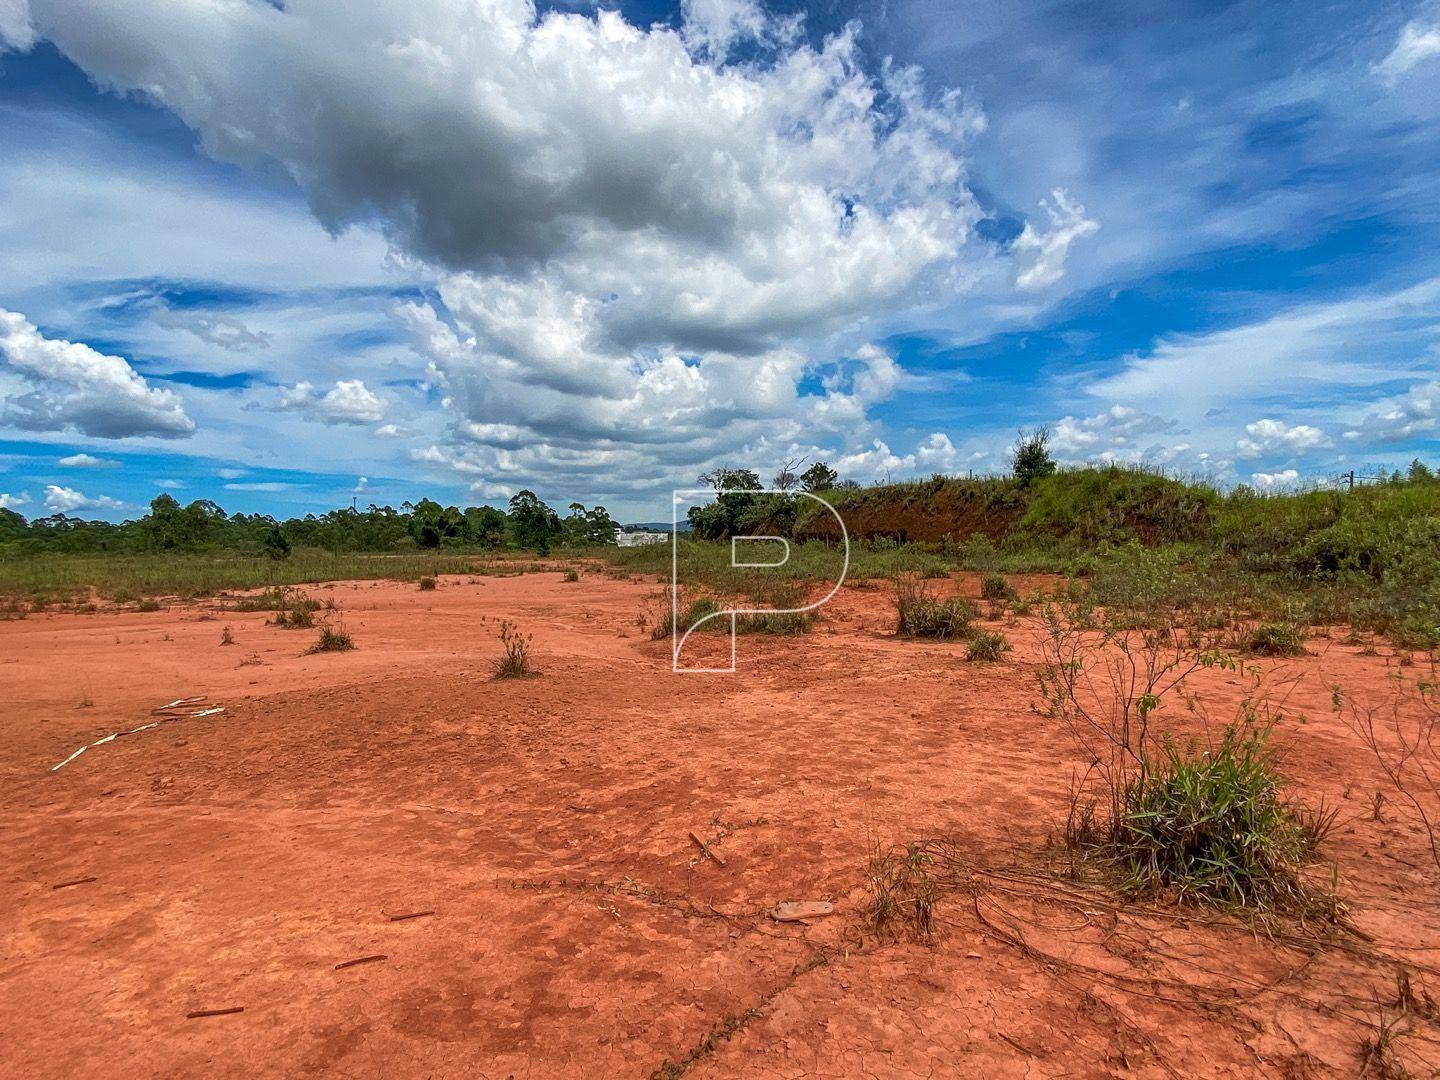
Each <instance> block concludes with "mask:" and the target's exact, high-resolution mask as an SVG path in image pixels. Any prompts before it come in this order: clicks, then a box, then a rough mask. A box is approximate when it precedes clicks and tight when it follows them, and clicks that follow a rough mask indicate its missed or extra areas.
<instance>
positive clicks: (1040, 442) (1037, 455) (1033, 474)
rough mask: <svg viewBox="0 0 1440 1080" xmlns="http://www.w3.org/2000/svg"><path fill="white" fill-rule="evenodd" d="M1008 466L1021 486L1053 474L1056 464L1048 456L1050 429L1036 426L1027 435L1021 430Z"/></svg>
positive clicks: (1026, 485) (1027, 485)
mask: <svg viewBox="0 0 1440 1080" xmlns="http://www.w3.org/2000/svg"><path fill="white" fill-rule="evenodd" d="M1010 467H1011V471H1013V472H1014V474H1015V479H1016V480H1019V481H1020V486H1021V487H1029V486H1030V485H1031V484H1033V483H1034V482H1035V481H1036V480H1039V479H1040V478H1042V477H1045V476H1054V475H1055V469H1056V465H1055V459H1054V458H1052V457H1051V456H1050V429H1049V428H1043V427H1038V428H1036V429H1035V430H1034V431H1032V432H1030V434H1028V435H1026V434H1025V433H1024V432H1023V431H1022V432H1021V433H1020V440H1019V441H1018V442H1017V443H1016V444H1015V449H1014V451H1013V456H1012V457H1011V459H1010Z"/></svg>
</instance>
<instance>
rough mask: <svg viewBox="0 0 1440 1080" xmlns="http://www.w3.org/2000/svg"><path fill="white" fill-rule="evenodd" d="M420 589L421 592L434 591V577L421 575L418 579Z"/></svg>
mask: <svg viewBox="0 0 1440 1080" xmlns="http://www.w3.org/2000/svg"><path fill="white" fill-rule="evenodd" d="M420 591H421V592H434V591H435V579H434V578H433V577H422V578H421V579H420Z"/></svg>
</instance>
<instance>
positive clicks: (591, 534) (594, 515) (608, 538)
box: [564, 502, 619, 545]
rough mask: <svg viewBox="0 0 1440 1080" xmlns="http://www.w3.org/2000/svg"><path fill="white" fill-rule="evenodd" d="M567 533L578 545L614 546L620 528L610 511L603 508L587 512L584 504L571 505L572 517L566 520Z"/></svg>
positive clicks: (574, 503) (598, 507)
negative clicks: (617, 530)
mask: <svg viewBox="0 0 1440 1080" xmlns="http://www.w3.org/2000/svg"><path fill="white" fill-rule="evenodd" d="M564 524H565V532H566V533H567V534H568V535H569V537H570V539H571V540H572V541H573V542H574V543H577V544H602V545H604V544H612V545H613V544H614V543H616V540H615V530H616V529H617V528H618V527H619V526H617V525H616V524H615V519H614V518H612V517H611V516H610V513H609V511H607V510H606V509H605V507H603V506H597V507H595V508H594V509H593V510H586V509H585V505H584V504H583V503H578V502H572V503H571V504H570V516H569V517H567V518H566V519H565V522H564Z"/></svg>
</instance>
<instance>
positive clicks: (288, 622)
mask: <svg viewBox="0 0 1440 1080" xmlns="http://www.w3.org/2000/svg"><path fill="white" fill-rule="evenodd" d="M319 606H320V605H319V604H317V603H315V601H313V600H306V601H303V602H300V603H297V604H295V606H294V607H291V608H289V609H288V610H286V611H277V612H276V613H275V617H274V618H273V619H271V620H270V622H271V623H272V624H273V625H275V626H278V627H280V629H282V630H309V629H310V628H311V627H312V626H314V625H315V611H316V609H317V608H318V607H319Z"/></svg>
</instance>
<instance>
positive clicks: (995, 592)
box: [980, 574, 1016, 600]
mask: <svg viewBox="0 0 1440 1080" xmlns="http://www.w3.org/2000/svg"><path fill="white" fill-rule="evenodd" d="M980 597H981V599H982V600H1014V599H1016V593H1015V587H1014V586H1013V585H1011V584H1010V579H1009V578H1007V577H1006V576H1005V575H1004V574H986V575H985V577H984V578H982V579H981V581H980Z"/></svg>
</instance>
